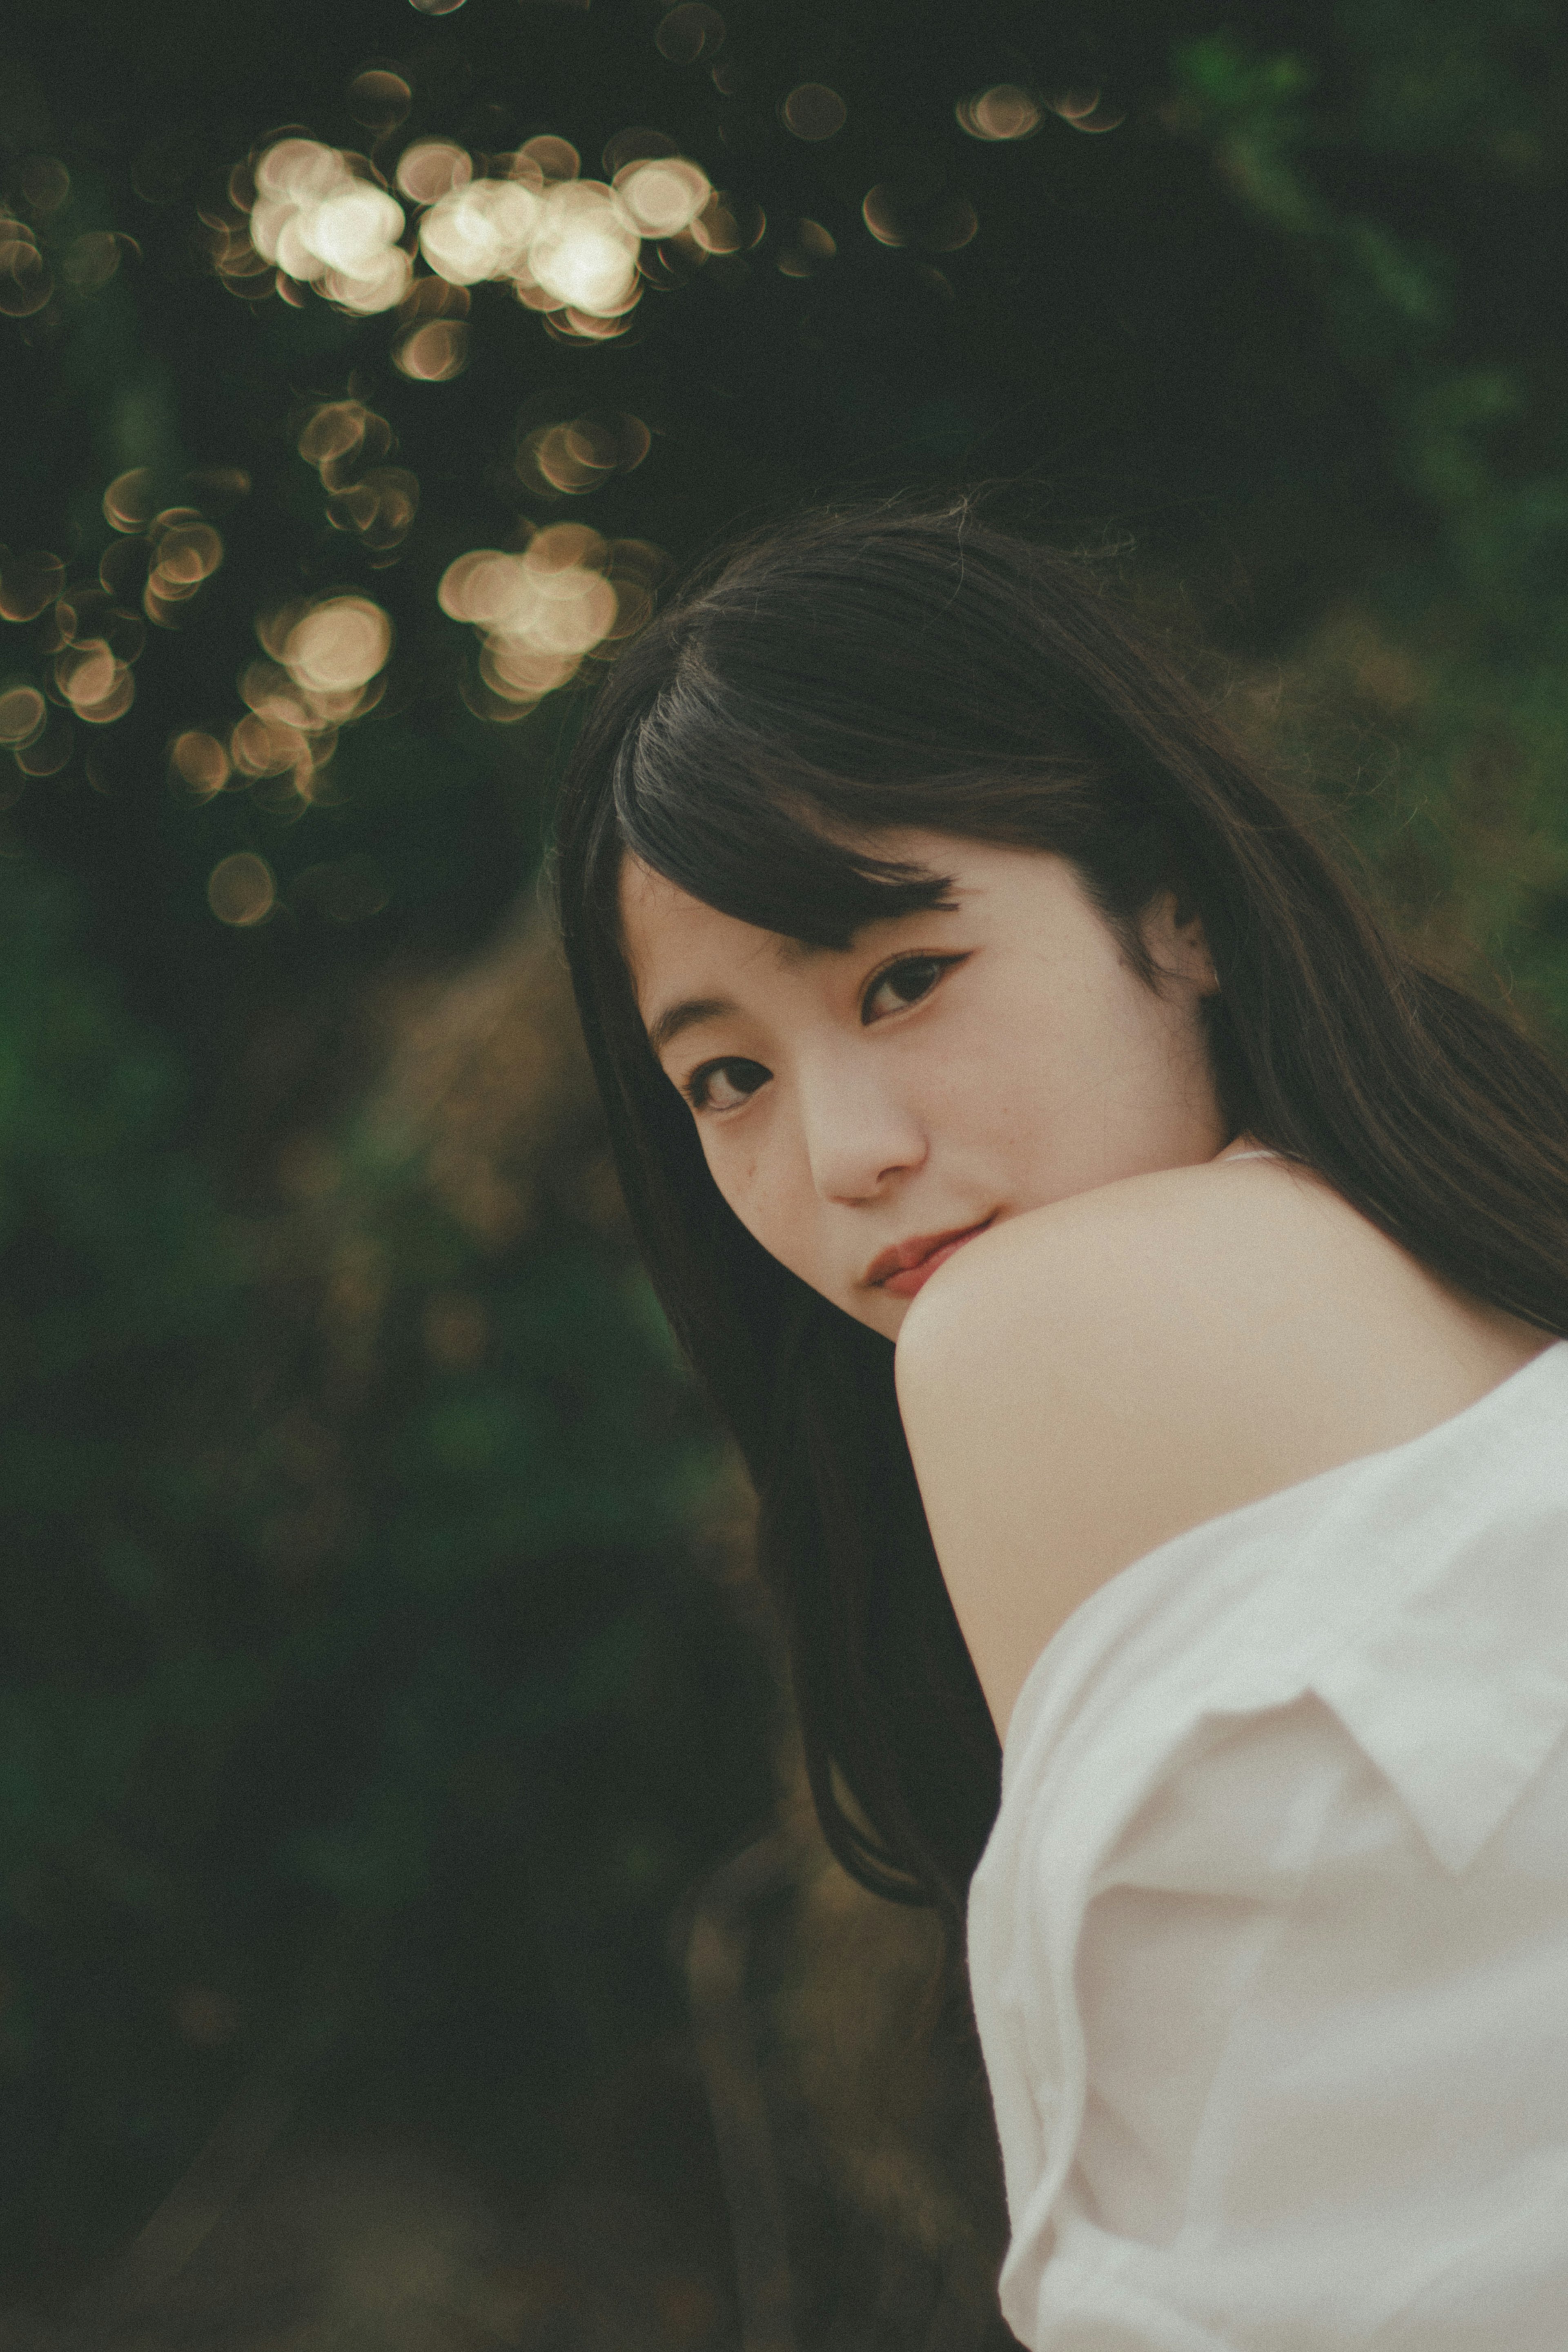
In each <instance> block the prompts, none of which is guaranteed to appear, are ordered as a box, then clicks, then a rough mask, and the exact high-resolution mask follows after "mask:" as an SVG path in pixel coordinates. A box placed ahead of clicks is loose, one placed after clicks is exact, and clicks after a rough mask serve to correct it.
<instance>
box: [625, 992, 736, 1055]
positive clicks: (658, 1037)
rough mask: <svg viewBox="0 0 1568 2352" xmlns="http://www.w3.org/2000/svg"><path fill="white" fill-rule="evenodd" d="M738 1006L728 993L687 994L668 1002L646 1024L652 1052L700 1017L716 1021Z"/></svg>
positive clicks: (734, 1010)
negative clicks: (725, 994) (660, 1011)
mask: <svg viewBox="0 0 1568 2352" xmlns="http://www.w3.org/2000/svg"><path fill="white" fill-rule="evenodd" d="M739 1009H740V1008H739V1006H738V1005H737V1004H736V1003H733V1002H732V1000H731V999H730V998H729V997H727V996H688V997H685V998H684V999H683V1000H682V1002H681V1003H679V1004H667V1005H666V1006H665V1007H664V1011H663V1013H660V1014H659V1015H658V1017H657V1018H656V1019H655V1020H653V1021H651V1022H650V1023H649V1024H648V1043H649V1045H651V1046H652V1047H653V1051H654V1053H655V1054H662V1053H663V1052H664V1048H665V1046H666V1045H670V1044H671V1043H672V1042H673V1041H674V1039H675V1038H676V1037H678V1036H679V1035H680V1034H681V1032H682V1030H683V1029H694V1028H695V1026H696V1024H697V1023H698V1022H699V1021H717V1020H720V1019H722V1018H723V1016H724V1015H725V1014H726V1013H737V1012H738V1011H739Z"/></svg>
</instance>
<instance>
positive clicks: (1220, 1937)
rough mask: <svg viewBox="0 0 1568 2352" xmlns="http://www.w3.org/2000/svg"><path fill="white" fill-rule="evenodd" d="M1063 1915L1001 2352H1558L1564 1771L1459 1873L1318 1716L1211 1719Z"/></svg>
mask: <svg viewBox="0 0 1568 2352" xmlns="http://www.w3.org/2000/svg"><path fill="white" fill-rule="evenodd" d="M1085 1893H1086V1899H1085V1900H1084V1902H1083V1904H1082V1912H1081V1916H1080V1918H1079V1920H1078V1923H1077V1937H1076V1947H1075V1953H1074V1958H1073V1963H1072V1970H1071V1985H1072V1998H1073V2000H1074V2002H1075V2006H1076V2011H1077V2020H1076V2032H1074V2033H1070V2034H1067V2035H1064V2037H1063V2040H1064V2044H1066V2043H1071V2042H1076V2043H1077V2046H1078V2050H1079V2052H1080V2053H1081V2058H1080V2062H1079V2063H1081V2064H1082V2096H1081V2099H1079V2100H1078V2101H1076V2102H1074V2101H1073V2100H1072V2099H1071V2098H1069V2099H1068V2100H1066V2101H1065V2102H1064V2105H1063V2110H1062V2114H1061V2121H1062V2123H1063V2125H1070V2124H1071V2128H1072V2129H1073V2131H1074V2135H1075V2136H1074V2138H1073V2145H1072V2147H1071V2161H1070V2163H1069V2164H1068V2166H1067V2168H1066V2170H1065V2174H1064V2176H1063V2175H1061V2174H1060V2173H1059V2175H1058V2178H1059V2179H1061V2187H1060V2189H1059V2191H1058V2192H1057V2193H1056V2194H1055V2196H1054V2197H1053V2199H1052V2200H1051V2205H1050V2210H1048V2211H1044V2212H1037V2213H1034V2214H1032V2215H1030V2214H1022V2215H1020V2214H1015V2216H1014V2242H1013V2245H1012V2248H1011V2249H1010V2251H1009V2258H1008V2263H1007V2265H1006V2267H1005V2269H1004V2272H1003V2278H1002V2299H1003V2310H1004V2313H1005V2315H1006V2316H1007V2317H1008V2319H1009V2323H1010V2325H1011V2326H1012V2327H1013V2329H1014V2331H1015V2333H1016V2334H1018V2335H1019V2336H1020V2337H1021V2338H1022V2340H1023V2342H1024V2343H1025V2344H1026V2345H1029V2346H1030V2347H1034V2352H1346V2347H1361V2346H1375V2347H1378V2352H1504V2347H1506V2352H1563V2346H1564V2345H1565V2344H1568V1774H1565V1772H1564V1769H1563V1757H1562V1754H1561V1752H1556V1753H1554V1754H1553V1756H1552V1758H1551V1759H1548V1762H1547V1764H1546V1765H1545V1767H1543V1769H1542V1771H1541V1772H1540V1773H1539V1774H1537V1775H1536V1776H1535V1777H1534V1779H1533V1780H1531V1784H1530V1786H1529V1788H1528V1789H1527V1790H1526V1792H1525V1795H1524V1797H1523V1799H1522V1800H1521V1802H1520V1804H1519V1805H1518V1806H1517V1807H1516V1808H1515V1809H1514V1811H1512V1812H1511V1814H1510V1815H1509V1816H1508V1818H1507V1819H1505V1821H1504V1822H1502V1824H1501V1826H1500V1829H1499V1830H1498V1831H1497V1832H1496V1833H1495V1834H1494V1835H1493V1836H1492V1838H1491V1839H1490V1841H1489V1842H1488V1843H1487V1844H1486V1845H1485V1846H1484V1847H1483V1848H1482V1850H1481V1852H1480V1853H1479V1854H1478V1855H1477V1856H1476V1858H1475V1859H1474V1861H1473V1862H1471V1863H1470V1864H1469V1865H1468V1867H1466V1868H1464V1869H1462V1870H1456V1869H1454V1868H1452V1867H1450V1866H1448V1865H1447V1864H1445V1863H1444V1862H1442V1861H1440V1860H1439V1859H1438V1858H1437V1854H1436V1853H1434V1852H1433V1850H1432V1847H1431V1845H1430V1844H1429V1843H1427V1837H1426V1836H1425V1835H1424V1834H1423V1832H1422V1830H1421V1828H1420V1827H1419V1826H1418V1825H1417V1823H1416V1820H1415V1818H1414V1816H1413V1815H1412V1813H1411V1812H1410V1811H1409V1810H1408V1809H1407V1808H1406V1804H1405V1803H1404V1802H1403V1801H1402V1800H1401V1798H1400V1797H1399V1796H1398V1794H1396V1791H1395V1790H1394V1788H1393V1787H1392V1786H1391V1784H1390V1783H1389V1781H1388V1780H1386V1779H1385V1777H1384V1776H1383V1774H1382V1773H1381V1772H1380V1771H1379V1770H1378V1769H1377V1768H1376V1767H1375V1765H1374V1764H1373V1763H1372V1762H1371V1760H1370V1759H1369V1758H1368V1757H1367V1755H1366V1754H1365V1753H1364V1750H1363V1749H1362V1748H1361V1747H1360V1746H1358V1744H1357V1742H1356V1740H1355V1739H1354V1738H1353V1737H1352V1735H1351V1733H1350V1732H1349V1731H1348V1730H1347V1729H1346V1728H1345V1727H1344V1725H1343V1722H1342V1721H1341V1719H1340V1718H1339V1717H1338V1716H1336V1714H1335V1713H1334V1712H1333V1710H1332V1709H1331V1708H1330V1706H1328V1705H1326V1704H1325V1703H1324V1701H1323V1700H1322V1699H1320V1698H1318V1697H1316V1696H1312V1695H1310V1694H1309V1695H1307V1696H1302V1697H1300V1698H1298V1699H1296V1700H1294V1701H1292V1702H1291V1703H1290V1704H1287V1705H1282V1706H1277V1707H1273V1708H1271V1709H1269V1710H1267V1711H1264V1712H1260V1713H1259V1714H1257V1715H1253V1716H1249V1717H1241V1718H1237V1717H1228V1718H1226V1717H1218V1718H1215V1717H1211V1718H1209V1719H1207V1721H1206V1722H1205V1723H1204V1724H1203V1725H1201V1726H1200V1727H1199V1728H1198V1730H1197V1732H1196V1733H1195V1734H1194V1735H1193V1736H1192V1738H1190V1739H1189V1740H1188V1741H1187V1742H1186V1745H1185V1747H1184V1748H1182V1749H1181V1750H1180V1751H1179V1752H1178V1753H1177V1754H1176V1755H1175V1756H1173V1757H1172V1758H1171V1759H1170V1761H1169V1765H1168V1768H1167V1769H1166V1770H1165V1771H1164V1773H1163V1774H1162V1775H1161V1776H1160V1777H1159V1779H1158V1780H1157V1781H1156V1782H1155V1785H1154V1786H1153V1787H1152V1789H1151V1790H1149V1791H1148V1792H1147V1793H1146V1794H1145V1798H1144V1800H1143V1801H1142V1802H1141V1804H1140V1806H1139V1808H1138V1810H1137V1811H1136V1812H1135V1813H1134V1816H1133V1817H1132V1819H1131V1820H1130V1821H1129V1822H1127V1823H1126V1825H1125V1826H1124V1828H1123V1829H1122V1830H1121V1831H1120V1832H1119V1833H1118V1834H1117V1836H1116V1837H1115V1839H1114V1841H1113V1843H1112V1844H1111V1845H1110V1847H1109V1849H1108V1850H1107V1851H1106V1852H1105V1853H1104V1854H1103V1857H1102V1858H1101V1859H1100V1860H1099V1862H1098V1864H1097V1865H1096V1866H1095V1867H1094V1869H1093V1871H1092V1875H1091V1876H1090V1878H1089V1880H1088V1884H1087V1887H1086V1890H1085ZM1052 1899H1053V1898H1052V1888H1051V1885H1050V1884H1049V1883H1047V1881H1046V1880H1045V1879H1044V1878H1043V1877H1042V1878H1041V1879H1040V1880H1039V1881H1037V1883H1036V1884H1035V1885H1034V1886H1033V1888H1032V1889H1031V1890H1030V1898H1029V1901H1030V1907H1031V1908H1032V1909H1034V1910H1035V1911H1036V1912H1037V1913H1038V1914H1044V1913H1047V1912H1049V1910H1050V1906H1051V1902H1052ZM1054 1927H1055V1928H1056V1929H1057V1930H1060V1928H1061V1921H1060V1920H1058V1921H1056V1922H1055V1923H1054ZM1461 2282H1462V2284H1461Z"/></svg>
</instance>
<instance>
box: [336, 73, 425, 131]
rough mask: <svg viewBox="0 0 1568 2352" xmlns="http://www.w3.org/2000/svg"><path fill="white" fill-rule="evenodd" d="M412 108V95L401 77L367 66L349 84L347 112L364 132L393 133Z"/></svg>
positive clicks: (411, 90) (411, 91) (400, 75)
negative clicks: (359, 124)
mask: <svg viewBox="0 0 1568 2352" xmlns="http://www.w3.org/2000/svg"><path fill="white" fill-rule="evenodd" d="M412 105H413V89H411V88H410V86H409V84H408V83H407V82H406V81H405V80H404V79H403V78H402V74H398V73H391V72H388V71H386V70H385V69H384V68H381V67H376V66H371V67H369V68H366V70H365V71H364V72H363V73H357V74H356V75H355V76H354V78H353V79H352V80H351V81H350V84H349V111H350V114H351V115H352V116H353V118H354V120H355V121H356V122H362V123H363V124H364V126H365V129H366V130H367V131H378V132H385V131H395V130H396V128H397V126H398V124H399V123H400V122H401V121H402V120H403V118H404V116H405V115H406V114H407V112H408V110H409V108H410V107H411V106H412Z"/></svg>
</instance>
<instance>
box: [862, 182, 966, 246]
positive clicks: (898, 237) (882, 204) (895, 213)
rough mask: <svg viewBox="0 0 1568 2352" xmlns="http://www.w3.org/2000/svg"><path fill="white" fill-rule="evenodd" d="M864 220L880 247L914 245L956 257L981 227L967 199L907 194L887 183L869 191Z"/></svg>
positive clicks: (964, 197)
mask: <svg viewBox="0 0 1568 2352" xmlns="http://www.w3.org/2000/svg"><path fill="white" fill-rule="evenodd" d="M861 217H862V220H863V221H864V222H865V225H866V226H867V228H868V229H870V231H871V233H872V235H873V236H874V237H875V239H876V241H877V243H878V244H879V245H894V246H903V245H911V246H915V247H919V248H920V249H921V250H922V251H924V252H926V253H956V252H957V251H958V249H959V247H962V246H966V245H967V244H968V243H969V242H970V240H971V238H972V237H974V236H975V235H976V233H977V230H978V228H979V226H980V223H979V216H978V215H977V213H976V210H975V207H974V205H972V204H971V203H970V202H969V200H968V198H967V196H960V195H951V194H941V195H936V196H932V195H929V194H925V193H920V192H906V191H904V190H902V189H900V188H898V187H896V186H894V185H893V184H891V183H888V182H886V181H883V182H881V183H879V184H878V185H877V186H876V187H874V188H868V190H867V191H866V194H865V198H864V201H863V202H862V205H861Z"/></svg>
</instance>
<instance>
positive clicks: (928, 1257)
mask: <svg viewBox="0 0 1568 2352" xmlns="http://www.w3.org/2000/svg"><path fill="white" fill-rule="evenodd" d="M994 1215H995V1211H994V1210H993V1212H992V1217H994ZM991 1221H992V1219H991V1217H983V1218H982V1219H981V1221H980V1223H978V1224H977V1225H964V1226H962V1227H960V1228H959V1229H958V1230H957V1231H956V1232H949V1233H946V1234H921V1235H920V1236H919V1237H918V1239H916V1240H915V1241H912V1242H900V1243H899V1244H898V1245H897V1246H896V1248H894V1249H890V1250H883V1254H882V1255H881V1256H880V1257H879V1258H876V1259H874V1260H873V1263H872V1265H871V1266H870V1267H869V1268H868V1270H867V1273H866V1276H865V1279H866V1282H867V1284H868V1285H869V1286H872V1287H873V1289H877V1290H885V1291H888V1292H890V1293H891V1294H892V1296H893V1297H894V1298H913V1297H914V1296H915V1292H916V1291H917V1290H918V1289H919V1288H920V1287H921V1286H922V1284H923V1283H927V1282H929V1281H930V1279H931V1277H932V1276H933V1275H934V1274H935V1273H936V1269H937V1267H938V1266H939V1265H945V1264H946V1261H947V1259H948V1258H950V1257H951V1256H952V1255H953V1253H954V1251H955V1250H960V1249H962V1248H963V1246H964V1244H965V1243H966V1242H972V1241H973V1240H974V1238H975V1235H976V1234H983V1233H984V1232H985V1230H986V1227H987V1226H988V1224H989V1223H991ZM883 1267H885V1268H886V1271H885V1273H884V1272H883V1271H882V1269H883Z"/></svg>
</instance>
